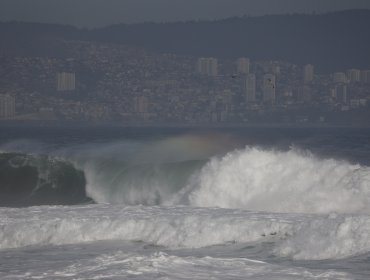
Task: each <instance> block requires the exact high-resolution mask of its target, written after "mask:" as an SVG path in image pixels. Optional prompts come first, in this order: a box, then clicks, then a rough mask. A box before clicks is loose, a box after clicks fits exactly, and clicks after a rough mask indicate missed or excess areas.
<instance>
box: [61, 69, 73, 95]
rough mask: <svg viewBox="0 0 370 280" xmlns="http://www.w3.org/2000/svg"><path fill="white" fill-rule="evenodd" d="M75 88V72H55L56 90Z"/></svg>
mask: <svg viewBox="0 0 370 280" xmlns="http://www.w3.org/2000/svg"><path fill="white" fill-rule="evenodd" d="M75 89H76V74H75V73H66V72H62V73H58V74H57V90H58V91H72V90H75Z"/></svg>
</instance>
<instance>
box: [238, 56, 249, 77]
mask: <svg viewBox="0 0 370 280" xmlns="http://www.w3.org/2000/svg"><path fill="white" fill-rule="evenodd" d="M236 64H237V70H238V73H240V74H246V75H247V74H249V70H250V69H249V68H250V59H249V58H246V57H241V58H239V59H238V60H237V62H236Z"/></svg>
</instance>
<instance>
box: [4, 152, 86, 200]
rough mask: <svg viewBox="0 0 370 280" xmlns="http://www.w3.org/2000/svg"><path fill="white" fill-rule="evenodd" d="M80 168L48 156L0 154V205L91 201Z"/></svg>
mask: <svg viewBox="0 0 370 280" xmlns="http://www.w3.org/2000/svg"><path fill="white" fill-rule="evenodd" d="M85 184H86V182H85V177H84V174H83V172H82V171H79V170H76V169H75V168H74V166H73V165H72V164H71V163H69V162H65V161H62V160H58V159H56V158H52V157H49V156H40V155H28V154H21V153H2V154H0V206H7V207H19V206H31V205H45V204H64V205H70V204H78V203H83V202H87V201H91V200H89V199H88V198H87V196H86V193H85Z"/></svg>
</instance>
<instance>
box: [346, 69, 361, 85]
mask: <svg viewBox="0 0 370 280" xmlns="http://www.w3.org/2000/svg"><path fill="white" fill-rule="evenodd" d="M347 77H348V80H349V82H351V83H356V82H359V81H360V80H361V71H360V70H358V69H350V70H348V71H347Z"/></svg>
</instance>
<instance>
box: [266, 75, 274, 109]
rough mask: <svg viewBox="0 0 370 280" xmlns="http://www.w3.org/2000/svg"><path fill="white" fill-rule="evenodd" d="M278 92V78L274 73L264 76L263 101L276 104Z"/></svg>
mask: <svg viewBox="0 0 370 280" xmlns="http://www.w3.org/2000/svg"><path fill="white" fill-rule="evenodd" d="M275 92H276V78H275V75H273V74H266V75H264V76H263V102H265V103H267V104H270V105H274V104H275V98H276V96H275Z"/></svg>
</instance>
